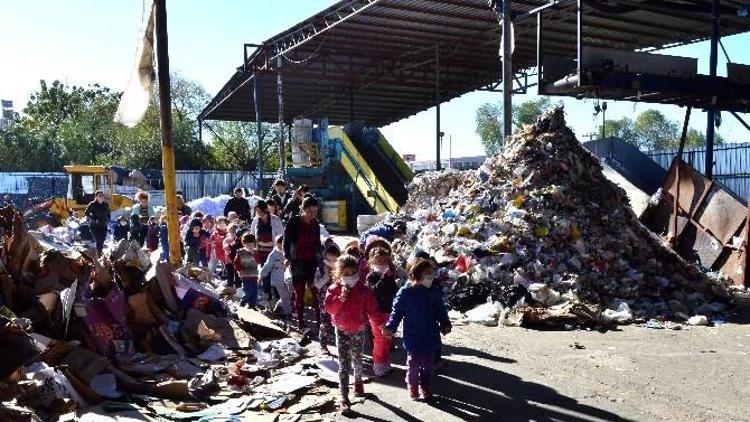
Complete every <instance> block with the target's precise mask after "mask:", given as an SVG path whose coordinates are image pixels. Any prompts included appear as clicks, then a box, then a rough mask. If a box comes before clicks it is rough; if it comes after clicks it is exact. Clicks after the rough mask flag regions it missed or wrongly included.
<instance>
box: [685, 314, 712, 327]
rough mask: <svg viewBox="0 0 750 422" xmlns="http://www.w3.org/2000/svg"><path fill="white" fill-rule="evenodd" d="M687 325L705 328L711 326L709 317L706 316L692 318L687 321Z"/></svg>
mask: <svg viewBox="0 0 750 422" xmlns="http://www.w3.org/2000/svg"><path fill="white" fill-rule="evenodd" d="M687 323H688V325H692V326H703V327H705V326H708V325H709V321H708V317H706V316H705V315H693V316H691V317H690V319H688V320H687Z"/></svg>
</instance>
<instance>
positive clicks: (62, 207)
mask: <svg viewBox="0 0 750 422" xmlns="http://www.w3.org/2000/svg"><path fill="white" fill-rule="evenodd" d="M108 201H109V210H110V211H117V210H119V209H121V208H129V207H132V206H133V200H132V199H130V198H129V197H127V196H123V195H117V194H115V195H112V198H108ZM87 205H88V204H83V205H81V204H79V203H77V202H76V201H75V200H74V199H66V198H55V199H53V200H52V204H51V205H50V207H49V213H50V215H51V216H53V217H55V219H56V220H57V221H58V222H60V224H62V223H63V222H64V221H65V220H67V219H68V218H69V217H70V211H72V212H73V213H74V214H75V216H76V218H82V217H84V215H85V214H84V212H85V211H86V206H87Z"/></svg>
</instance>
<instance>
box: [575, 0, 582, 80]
mask: <svg viewBox="0 0 750 422" xmlns="http://www.w3.org/2000/svg"><path fill="white" fill-rule="evenodd" d="M576 18H577V19H576V21H577V22H576V35H577V40H576V47H577V48H576V50H577V52H576V73H577V74H578V85H579V86H580V85H581V83H582V81H581V77H582V76H583V1H582V0H578V8H577V9H576Z"/></svg>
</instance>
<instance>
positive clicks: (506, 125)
mask: <svg viewBox="0 0 750 422" xmlns="http://www.w3.org/2000/svg"><path fill="white" fill-rule="evenodd" d="M501 16H502V25H503V145H504V144H505V138H507V137H508V136H510V135H512V134H513V58H512V54H511V24H512V21H511V16H510V0H503V1H502V15H501Z"/></svg>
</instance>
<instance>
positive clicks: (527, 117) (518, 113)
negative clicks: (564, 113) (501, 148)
mask: <svg viewBox="0 0 750 422" xmlns="http://www.w3.org/2000/svg"><path fill="white" fill-rule="evenodd" d="M550 107H552V101H551V100H550V99H549V97H539V98H537V99H536V100H529V101H524V102H522V103H521V104H518V105H514V106H513V124H514V125H515V127H516V129H520V128H522V127H523V125H530V124H532V123H534V120H536V118H537V117H538V116H539V115H541V114H542V113H543V112H544V110H547V109H548V108H550Z"/></svg>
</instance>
